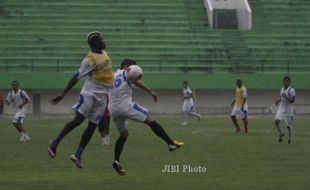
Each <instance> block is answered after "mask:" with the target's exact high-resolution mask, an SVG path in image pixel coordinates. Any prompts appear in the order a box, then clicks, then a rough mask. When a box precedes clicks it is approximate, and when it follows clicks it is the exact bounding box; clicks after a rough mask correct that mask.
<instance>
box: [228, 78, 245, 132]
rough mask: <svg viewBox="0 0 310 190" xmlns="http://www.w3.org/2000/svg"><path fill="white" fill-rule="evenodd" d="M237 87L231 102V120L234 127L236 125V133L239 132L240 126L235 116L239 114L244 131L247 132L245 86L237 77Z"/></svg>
mask: <svg viewBox="0 0 310 190" xmlns="http://www.w3.org/2000/svg"><path fill="white" fill-rule="evenodd" d="M236 83H237V88H236V94H235V99H234V101H233V102H232V103H231V105H232V106H233V109H232V112H231V120H232V121H233V123H234V125H235V127H236V133H239V132H240V131H241V130H240V127H239V124H238V120H237V118H236V115H238V114H240V115H241V118H242V120H243V126H244V132H245V133H248V118H247V117H248V104H247V97H248V95H247V91H246V88H245V87H244V86H243V85H242V80H241V79H237V82H236Z"/></svg>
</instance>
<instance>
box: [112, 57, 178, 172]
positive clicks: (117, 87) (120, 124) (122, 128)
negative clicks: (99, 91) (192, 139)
mask: <svg viewBox="0 0 310 190" xmlns="http://www.w3.org/2000/svg"><path fill="white" fill-rule="evenodd" d="M135 64H136V63H135V61H133V60H131V59H125V60H124V61H123V62H122V64H121V68H120V69H119V70H118V71H116V72H115V74H114V84H113V90H112V91H111V93H110V96H109V97H110V102H109V110H110V112H111V115H112V117H113V121H114V122H115V124H116V127H117V128H118V130H119V133H120V136H119V138H118V139H117V141H116V143H115V149H114V162H113V164H112V165H113V167H114V169H115V170H116V172H117V173H118V174H119V175H125V170H124V169H123V168H122V167H121V165H120V155H121V152H122V150H123V147H124V144H125V142H126V140H127V138H128V129H127V122H126V120H127V119H130V120H133V121H136V122H140V123H145V124H147V125H149V126H150V127H151V129H152V130H153V132H154V133H155V134H156V135H157V136H159V137H160V138H162V139H163V140H164V141H165V142H166V143H167V145H168V148H169V150H170V151H173V150H175V149H177V148H179V147H180V146H182V145H183V144H184V143H183V142H178V141H173V140H171V139H170V137H169V136H168V135H167V133H166V132H165V131H164V129H163V128H162V127H161V126H160V125H159V124H158V123H157V122H156V121H155V120H153V119H151V118H150V117H149V111H148V110H147V109H146V108H144V107H142V106H140V105H139V104H137V103H135V102H133V101H132V85H133V84H135V85H136V86H138V87H139V88H141V89H143V90H145V91H146V92H147V93H149V94H150V95H151V96H152V97H153V98H154V101H155V102H156V101H157V95H156V93H155V92H154V91H152V90H151V89H150V88H148V87H146V86H145V85H144V83H143V82H142V81H141V80H136V81H128V80H127V71H126V70H127V68H128V67H129V66H131V65H135Z"/></svg>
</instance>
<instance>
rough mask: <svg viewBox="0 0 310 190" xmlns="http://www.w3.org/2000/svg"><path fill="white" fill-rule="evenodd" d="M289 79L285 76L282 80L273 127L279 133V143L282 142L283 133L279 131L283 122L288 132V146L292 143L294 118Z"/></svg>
mask: <svg viewBox="0 0 310 190" xmlns="http://www.w3.org/2000/svg"><path fill="white" fill-rule="evenodd" d="M290 84H291V78H290V77H288V76H286V77H284V78H283V88H282V89H281V91H280V98H279V100H277V101H276V104H277V105H278V104H280V105H279V108H278V111H277V114H276V117H275V126H276V129H277V130H278V132H279V142H282V141H283V137H284V133H283V132H282V130H281V126H280V121H281V120H284V122H285V123H286V127H287V131H288V144H291V142H292V129H293V125H292V124H293V117H294V103H295V95H296V93H295V90H294V88H292V87H291V86H290Z"/></svg>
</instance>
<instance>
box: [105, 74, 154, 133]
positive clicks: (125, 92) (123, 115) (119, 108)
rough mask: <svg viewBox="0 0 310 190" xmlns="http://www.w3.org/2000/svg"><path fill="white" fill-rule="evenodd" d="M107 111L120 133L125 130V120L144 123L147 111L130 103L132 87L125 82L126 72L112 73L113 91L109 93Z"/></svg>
mask: <svg viewBox="0 0 310 190" xmlns="http://www.w3.org/2000/svg"><path fill="white" fill-rule="evenodd" d="M109 110H110V112H111V115H112V117H113V120H114V122H115V124H116V126H117V128H118V129H119V131H120V132H122V131H124V130H125V129H127V125H126V119H131V120H134V121H137V122H141V123H142V122H144V121H145V119H146V118H147V116H148V114H149V111H148V110H147V109H146V108H144V107H142V106H140V105H139V104H137V103H134V102H132V87H131V83H130V82H129V81H128V80H127V72H126V70H121V69H119V70H117V71H116V72H115V73H114V83H113V89H112V90H111V92H110V101H109Z"/></svg>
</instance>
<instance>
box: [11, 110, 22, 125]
mask: <svg viewBox="0 0 310 190" xmlns="http://www.w3.org/2000/svg"><path fill="white" fill-rule="evenodd" d="M24 119H25V112H24V111H23V110H17V111H15V114H14V117H13V120H12V122H13V123H17V124H22V123H23V121H24Z"/></svg>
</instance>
